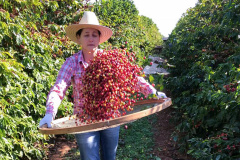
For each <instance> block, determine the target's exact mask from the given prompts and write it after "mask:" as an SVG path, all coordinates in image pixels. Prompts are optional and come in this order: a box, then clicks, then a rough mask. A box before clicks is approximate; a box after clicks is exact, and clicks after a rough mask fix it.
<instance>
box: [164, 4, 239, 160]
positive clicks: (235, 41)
mask: <svg viewBox="0 0 240 160" xmlns="http://www.w3.org/2000/svg"><path fill="white" fill-rule="evenodd" d="M239 19H240V1H239V0H226V1H222V0H199V2H198V3H197V5H196V6H195V7H194V8H192V9H189V10H188V11H187V12H186V14H184V15H183V16H182V18H181V19H180V20H179V22H178V24H177V26H176V28H175V29H174V30H173V31H172V33H171V35H170V36H169V39H168V41H167V42H166V47H165V50H164V56H166V57H167V59H168V61H169V63H170V64H172V65H174V66H175V67H173V68H170V73H171V74H170V77H169V78H168V79H167V80H166V87H167V89H168V90H170V91H171V95H172V99H173V104H174V108H175V109H176V112H175V113H176V114H175V121H176V122H178V123H177V127H176V133H175V136H174V139H175V140H176V141H178V142H179V145H180V147H181V149H182V150H187V152H188V154H190V155H192V156H193V157H194V158H196V159H201V160H205V159H206V160H207V159H224V160H227V159H237V158H240V130H239V128H240V116H239V115H240V84H239V83H240V28H239V26H240V21H239Z"/></svg>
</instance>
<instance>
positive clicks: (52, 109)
mask: <svg viewBox="0 0 240 160" xmlns="http://www.w3.org/2000/svg"><path fill="white" fill-rule="evenodd" d="M87 67H88V63H87V62H85V61H84V58H83V55H82V51H79V52H78V53H76V54H74V55H73V56H71V57H69V58H67V59H66V61H65V62H64V64H63V65H62V67H61V69H60V71H59V74H58V76H57V80H56V82H55V84H54V86H53V87H52V88H51V89H50V92H49V94H48V97H47V103H46V106H47V109H46V114H52V115H53V117H55V115H56V113H57V110H58V107H59V105H60V103H61V101H62V99H63V98H64V96H65V93H66V91H67V89H68V88H69V86H70V85H71V84H72V85H73V98H74V110H73V113H74V114H77V113H81V112H82V110H83V103H84V100H83V99H82V98H81V97H82V96H81V92H79V91H80V89H81V87H82V82H81V80H80V78H81V76H82V74H83V73H84V72H85V68H87ZM138 80H139V81H138V83H137V87H138V88H139V89H140V92H141V93H143V94H144V95H145V96H148V95H149V94H155V93H156V89H155V88H154V87H153V86H152V85H150V84H149V83H148V82H147V81H146V80H145V79H144V78H143V77H138Z"/></svg>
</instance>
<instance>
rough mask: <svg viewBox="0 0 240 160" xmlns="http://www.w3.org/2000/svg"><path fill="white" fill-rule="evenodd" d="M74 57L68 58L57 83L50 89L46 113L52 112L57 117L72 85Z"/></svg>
mask: <svg viewBox="0 0 240 160" xmlns="http://www.w3.org/2000/svg"><path fill="white" fill-rule="evenodd" d="M73 62H74V61H73V59H72V57H70V58H68V59H67V60H66V61H65V62H64V64H63V65H62V67H61V69H60V71H59V73H58V76H57V80H56V82H55V84H54V85H53V86H52V88H51V89H50V92H49V94H48V97H47V102H46V107H47V108H46V114H52V115H53V117H55V115H56V113H57V110H58V107H59V105H60V104H61V102H62V100H63V98H64V96H65V94H66V91H67V89H68V88H69V86H70V85H71V77H72V75H73V66H74V63H73Z"/></svg>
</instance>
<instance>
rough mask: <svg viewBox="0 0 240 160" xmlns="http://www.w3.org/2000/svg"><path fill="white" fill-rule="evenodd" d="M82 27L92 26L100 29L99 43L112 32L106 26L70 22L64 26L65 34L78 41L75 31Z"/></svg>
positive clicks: (106, 38) (105, 39)
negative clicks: (70, 23)
mask: <svg viewBox="0 0 240 160" xmlns="http://www.w3.org/2000/svg"><path fill="white" fill-rule="evenodd" d="M83 28H93V29H97V30H99V31H100V33H101V35H100V40H99V44H101V43H103V42H105V41H107V40H108V39H109V38H110V37H111V36H112V34H113V32H112V30H111V29H110V28H108V27H105V26H101V25H93V24H72V25H70V26H68V27H66V29H65V30H66V35H67V36H68V37H69V38H70V39H71V40H72V41H74V42H76V43H79V42H78V40H77V37H76V33H77V31H78V30H80V29H83Z"/></svg>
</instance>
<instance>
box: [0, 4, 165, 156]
mask: <svg viewBox="0 0 240 160" xmlns="http://www.w3.org/2000/svg"><path fill="white" fill-rule="evenodd" d="M110 2H111V3H113V1H109V3H110ZM102 3H107V2H104V1H103V2H102ZM120 3H121V4H122V5H120V6H118V4H120ZM124 4H126V5H124ZM129 4H131V5H129ZM115 5H116V6H115ZM112 7H113V8H117V7H118V8H119V9H121V10H126V11H124V12H123V13H125V14H128V15H134V16H135V17H136V18H134V19H131V18H132V17H129V18H126V17H125V15H121V14H122V12H116V13H114V15H115V16H116V17H119V18H113V17H112V14H111V12H108V10H106V8H105V7H103V6H102V8H101V7H99V5H96V8H98V9H97V11H98V12H97V13H101V12H102V11H101V10H106V11H107V12H108V14H104V17H101V16H98V17H99V19H100V22H101V24H103V23H104V24H103V25H106V26H109V27H110V28H112V29H113V31H114V34H117V33H116V30H115V29H114V28H116V29H118V30H119V33H121V34H119V36H117V35H114V36H113V38H112V39H113V40H114V41H113V40H112V41H111V40H110V41H109V42H106V43H104V44H102V45H101V46H100V47H102V48H105V47H107V46H112V47H117V48H119V47H122V45H125V46H124V47H128V48H131V49H132V50H133V49H135V50H138V48H137V47H139V45H135V42H138V38H140V37H139V35H138V34H136V33H137V32H131V31H132V30H135V29H136V30H141V29H140V28H139V26H137V25H135V26H134V27H136V28H133V27H130V28H127V25H125V24H138V21H137V19H138V18H137V17H138V12H137V10H132V8H135V9H136V7H135V6H134V5H133V3H132V1H128V0H122V1H120V0H119V1H116V3H114V4H113V5H112ZM96 8H95V6H94V5H93V6H92V5H90V4H88V3H87V0H86V1H84V0H76V1H72V0H66V1H61V0H60V1H48V0H21V1H20V0H0V159H4V160H5V159H44V158H46V153H47V151H48V144H47V142H48V141H47V140H48V139H47V137H44V136H43V135H41V134H40V133H39V132H38V124H39V121H40V119H41V118H42V117H43V116H44V114H45V111H46V107H45V104H46V98H47V94H48V92H49V90H50V88H51V87H52V85H53V84H54V82H55V79H56V77H57V73H58V70H59V69H60V67H61V65H62V64H63V62H64V61H65V58H67V57H69V56H71V55H72V54H73V53H76V52H77V51H78V50H79V49H80V48H79V46H78V45H76V44H75V43H73V42H72V41H71V40H70V39H69V38H67V37H66V35H65V30H64V29H65V27H66V26H67V25H69V24H74V23H78V22H79V19H80V18H81V16H82V15H83V11H85V10H92V11H93V10H96ZM127 11H128V12H127ZM104 12H105V11H104ZM107 17H109V18H107ZM120 19H125V20H127V21H126V22H124V23H125V24H124V27H123V25H121V24H122V22H120V21H119V20H120ZM149 21H150V20H149ZM105 22H106V24H105ZM149 23H150V22H149ZM107 24H108V25H107ZM110 24H113V26H111V25H110ZM115 24H119V25H121V27H120V28H117V26H116V25H115ZM144 25H145V23H144V22H143V23H142V28H143V27H144ZM130 32H131V34H128V33H130ZM149 33H150V30H149ZM121 36H124V39H123V40H120V39H118V38H120V37H121ZM160 36H161V35H160V34H159V37H160ZM117 37H118V38H117ZM127 37H128V38H127ZM132 40H135V41H134V42H131V41H132ZM139 41H140V39H139ZM148 41H149V43H145V46H144V48H150V47H149V46H150V44H154V43H156V41H154V40H153V39H148ZM113 42H114V43H113ZM118 42H119V43H118ZM123 42H124V43H123ZM159 42H161V41H159ZM120 44H121V45H120ZM131 46H132V47H131ZM136 53H137V52H136ZM137 54H138V53H137ZM145 54H146V53H144V52H143V51H141V52H139V55H141V56H142V57H143V56H144V55H145ZM141 56H138V57H139V58H138V61H141V60H142V58H141ZM71 94H72V89H71V88H70V89H69V90H68V91H67V93H66V96H65V98H64V100H63V101H62V104H61V105H60V107H59V110H58V114H57V117H56V118H59V117H63V116H66V115H67V114H71V113H72V107H73V106H72V103H71V101H72V95H71Z"/></svg>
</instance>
